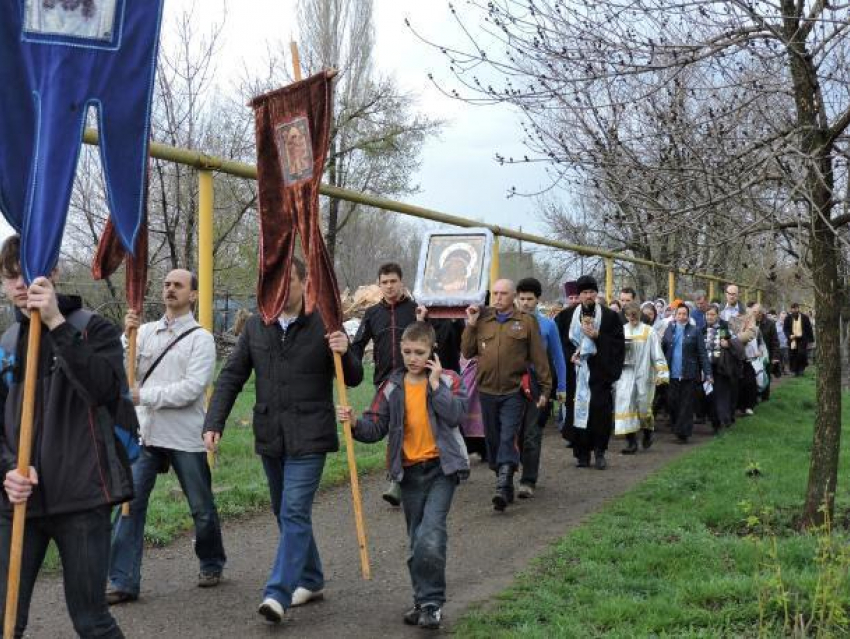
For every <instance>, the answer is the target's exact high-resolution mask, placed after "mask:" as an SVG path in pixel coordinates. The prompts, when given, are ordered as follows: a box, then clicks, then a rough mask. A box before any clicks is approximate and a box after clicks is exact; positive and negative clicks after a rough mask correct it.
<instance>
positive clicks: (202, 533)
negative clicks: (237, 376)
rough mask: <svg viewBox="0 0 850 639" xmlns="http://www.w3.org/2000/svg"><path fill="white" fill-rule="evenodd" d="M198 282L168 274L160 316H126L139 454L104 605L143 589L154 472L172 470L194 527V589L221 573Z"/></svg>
mask: <svg viewBox="0 0 850 639" xmlns="http://www.w3.org/2000/svg"><path fill="white" fill-rule="evenodd" d="M197 299H198V280H197V278H196V277H195V275H194V274H193V273H191V272H189V271H186V270H183V269H176V270H174V271H171V272H170V273H169V274H168V275H167V276H166V277H165V282H164V283H163V286H162V301H163V302H164V303H165V316H164V317H163V318H162V319H160V320H159V321H156V322H149V323H147V324H143V325H142V326H139V316H138V315H137V314H136V313H134V312H132V311H130V312H129V313H127V316H126V317H125V319H124V328H125V333H129V331H130V329H131V328H136V329H138V331H139V334H138V347H137V357H136V362H135V363H134V365H135V366H136V380H137V382H136V386H135V388H133V389H132V394H133V403H134V404H135V405H136V413H137V414H138V417H139V425H140V427H141V428H140V432H141V438H142V453H141V455H140V456H139V459H138V460H137V461H136V462H135V463H134V464H133V487H134V493H135V497H134V498H133V501H132V502H131V503H130V514H129V516H125V515H122V516H121V517H120V518H119V519H118V521H117V522H116V524H115V528H114V530H113V535H112V553H111V557H110V567H109V585H108V586H107V591H106V597H107V601H108V602H109V603H110V605H112V604H120V603H126V602H129V601H135V600H136V599H138V598H139V589H140V585H141V579H142V575H141V567H142V550H143V547H144V529H145V515H146V514H147V509H148V498H149V497H150V494H151V491H152V490H153V488H154V485H155V483H156V476H157V474H158V473H163V472H167V471H168V468H169V467H172V468H174V472H175V473H176V475H177V479H178V480H179V481H180V487H181V488H182V489H183V493H184V494H185V495H186V499H187V500H188V502H189V508H190V510H191V512H192V519H193V520H194V522H195V554H196V555H197V556H198V559H199V561H200V573H199V575H198V582H197V584H198V586H199V587H201V588H209V587H211V586H217V585H218V583H219V581H220V579H221V571H222V569H223V568H224V563H225V555H224V546H223V545H222V541H221V525H220V523H219V518H218V511H217V510H216V507H215V500H214V499H213V492H212V481H211V477H210V469H209V466H208V465H207V455H206V452H205V451H206V449H205V447H204V440H203V435H202V431H203V426H204V417H205V412H206V410H205V397H204V396H205V391H206V388H207V386H208V385H209V383H210V382H211V381H212V377H213V370H214V369H215V342H214V341H213V336H212V335H211V334H210V332H209V331H207V330H205V329H203V328H202V327H201V325H200V324H198V322H197V321H195V318H194V317H193V315H192V310H193V308H194V305H195V302H196V301H197Z"/></svg>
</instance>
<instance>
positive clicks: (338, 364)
mask: <svg viewBox="0 0 850 639" xmlns="http://www.w3.org/2000/svg"><path fill="white" fill-rule="evenodd" d="M289 48H290V50H291V51H292V69H293V72H294V74H295V81H296V82H298V81H300V80H301V56H300V55H299V54H298V43H297V42H290V43H289ZM334 369H335V371H336V393H337V399H338V400H339V403H340V405H341V406H348V392H347V390H346V388H345V374H344V373H343V370H342V356H341V355H340V354H339V353H334ZM342 432H343V436H344V437H345V452H346V457H347V459H348V476H349V478H350V481H351V502H352V504H353V505H354V526H355V527H356V528H357V545H358V546H359V547H360V572H361V573H362V574H363V579H371V578H372V571H371V568H370V567H369V549H368V548H367V546H366V525H365V523H364V521H363V501H362V499H361V498H360V480H359V479H358V477H357V458H356V457H355V456H354V438H353V437H352V436H351V423H350V422H349V421H348V420H344V421H343V422H342Z"/></svg>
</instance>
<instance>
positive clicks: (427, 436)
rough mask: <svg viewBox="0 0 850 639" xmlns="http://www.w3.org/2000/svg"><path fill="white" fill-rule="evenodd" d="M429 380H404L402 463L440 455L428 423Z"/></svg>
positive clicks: (406, 463)
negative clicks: (414, 381) (413, 381)
mask: <svg viewBox="0 0 850 639" xmlns="http://www.w3.org/2000/svg"><path fill="white" fill-rule="evenodd" d="M427 400H428V380H427V379H424V380H422V381H421V382H419V383H410V382H408V381H407V379H405V380H404V445H403V446H402V453H403V454H402V465H403V466H412V465H413V464H418V463H420V462H424V461H428V460H429V459H436V458H437V457H439V456H440V451H439V450H438V449H437V442H435V441H434V433H432V432H431V424H429V423H428V404H427Z"/></svg>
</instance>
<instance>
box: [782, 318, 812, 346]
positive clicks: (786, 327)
mask: <svg viewBox="0 0 850 639" xmlns="http://www.w3.org/2000/svg"><path fill="white" fill-rule="evenodd" d="M800 317H802V318H803V336H802V337H801V338H800V339H799V340H798V341H799V344H797V348H798V349H799V350H800V352H801V353H805V352H806V349H807V348H808V347H809V344H811V343H812V342H814V341H815V333H814V331H813V330H812V321H811V320H810V319H809V316H808V315H806V314H805V313H800ZM782 328H783V331H784V333H785V336H786V337H787V338H788V348H789V349H790V348H791V336H792V335H793V334H794V316H793V315H791V313H788V315H786V316H785V322H784V323H783V324H782Z"/></svg>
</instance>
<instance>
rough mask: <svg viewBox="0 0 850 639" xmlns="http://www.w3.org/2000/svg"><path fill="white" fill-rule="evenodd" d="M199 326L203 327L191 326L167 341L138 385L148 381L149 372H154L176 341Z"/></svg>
mask: <svg viewBox="0 0 850 639" xmlns="http://www.w3.org/2000/svg"><path fill="white" fill-rule="evenodd" d="M200 328H203V327H202V326H193V327H192V328H190V329H189V330H188V331H185V332H183V333H180V335H178V336H177V337H175V338H174V339H173V340H171V342H169V344H168V346H166V347H165V348H164V349H163V351H162V352H161V353H160V354H159V357H157V358H156V360H155V361H154V363H153V364H151V367H150V368H149V369H148V370H147V372H146V373H145V376H144V377H143V378H142V383H141V384H139V386H144V384H145V382H146V381H148V378H149V377H150V376H151V373H153V372H154V370H155V369H156V367H157V366H159V363H160V362H161V361H162V360H163V358H164V357H165V356H166V355H167V354H168V351H170V350H171V349H172V348H174V347H175V346H176V345H177V343H178V342H179V341H180V340H182V339H183V338H184V337H187V336H188V335H189V334H191V333H194V332H195V331H197V330H198V329H200Z"/></svg>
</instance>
